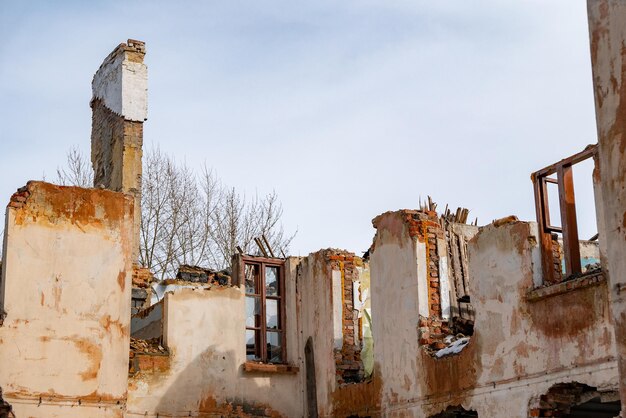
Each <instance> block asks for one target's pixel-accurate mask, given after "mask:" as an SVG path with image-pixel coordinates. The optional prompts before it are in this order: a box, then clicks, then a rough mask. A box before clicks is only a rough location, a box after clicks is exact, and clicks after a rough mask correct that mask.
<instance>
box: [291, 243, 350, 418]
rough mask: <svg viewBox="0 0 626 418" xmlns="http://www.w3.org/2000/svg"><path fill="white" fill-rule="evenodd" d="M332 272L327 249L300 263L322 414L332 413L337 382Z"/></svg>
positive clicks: (305, 335) (304, 312)
mask: <svg viewBox="0 0 626 418" xmlns="http://www.w3.org/2000/svg"><path fill="white" fill-rule="evenodd" d="M332 274H333V273H332V270H331V269H330V266H329V264H328V263H327V261H326V258H325V255H324V253H323V251H320V252H317V253H313V254H310V255H309V256H308V257H306V258H303V259H302V261H301V263H300V265H299V266H298V289H301V290H300V293H301V295H303V298H302V306H301V308H300V309H301V311H302V341H303V342H306V341H307V339H308V338H309V337H310V338H311V339H312V345H313V352H314V355H315V377H316V393H317V410H318V414H319V416H320V417H330V416H332V393H333V390H334V388H335V385H336V382H335V358H334V355H333V348H334V347H335V332H334V329H335V326H334V325H333V324H334V318H335V311H334V306H335V301H334V300H333V285H332V284H333V278H332ZM340 296H341V294H339V297H340ZM339 304H341V301H339ZM304 372H306V370H304ZM307 407H309V406H307Z"/></svg>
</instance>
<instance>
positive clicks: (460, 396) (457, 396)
mask: <svg viewBox="0 0 626 418" xmlns="http://www.w3.org/2000/svg"><path fill="white" fill-rule="evenodd" d="M480 351H481V350H480V348H479V347H478V343H477V341H476V339H475V338H472V339H471V340H470V342H469V344H468V345H467V346H466V347H465V349H463V351H461V353H460V354H458V355H452V356H447V357H443V358H440V359H437V358H435V357H432V356H431V355H430V354H428V353H427V352H426V351H425V350H422V349H420V350H419V353H418V356H417V360H418V364H419V365H418V370H421V371H422V372H421V373H422V376H423V377H422V378H421V379H419V380H418V382H419V384H420V385H421V387H422V390H421V392H422V393H423V394H424V395H425V396H427V397H431V396H436V397H439V396H443V395H446V396H448V398H449V399H450V400H451V402H453V403H454V404H462V403H463V402H464V401H465V400H466V399H467V398H468V396H469V395H470V392H471V389H473V388H474V387H476V381H477V379H478V374H479V371H478V367H479V365H480V364H481V362H480V355H479V354H480ZM420 365H421V366H420Z"/></svg>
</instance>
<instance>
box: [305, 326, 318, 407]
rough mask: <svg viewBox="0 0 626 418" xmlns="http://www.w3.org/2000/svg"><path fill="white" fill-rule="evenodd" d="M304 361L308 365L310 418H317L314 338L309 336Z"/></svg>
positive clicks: (307, 394) (307, 400)
mask: <svg viewBox="0 0 626 418" xmlns="http://www.w3.org/2000/svg"><path fill="white" fill-rule="evenodd" d="M304 363H305V367H306V404H307V409H308V411H309V415H308V416H309V418H317V388H316V386H315V353H314V352H313V339H312V338H311V337H309V338H308V339H307V340H306V345H305V346H304Z"/></svg>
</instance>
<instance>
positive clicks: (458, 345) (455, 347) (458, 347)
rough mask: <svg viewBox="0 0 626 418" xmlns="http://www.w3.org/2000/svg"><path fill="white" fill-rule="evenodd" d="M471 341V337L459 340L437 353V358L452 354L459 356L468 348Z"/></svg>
mask: <svg viewBox="0 0 626 418" xmlns="http://www.w3.org/2000/svg"><path fill="white" fill-rule="evenodd" d="M469 340H470V339H469V337H464V338H459V339H458V340H456V341H454V342H453V343H452V344H450V345H449V346H447V347H446V348H442V349H441V350H439V351H437V352H436V353H435V357H437V358H441V357H444V356H448V355H450V354H459V353H460V352H461V351H463V349H464V348H465V347H466V346H467V344H468V343H469Z"/></svg>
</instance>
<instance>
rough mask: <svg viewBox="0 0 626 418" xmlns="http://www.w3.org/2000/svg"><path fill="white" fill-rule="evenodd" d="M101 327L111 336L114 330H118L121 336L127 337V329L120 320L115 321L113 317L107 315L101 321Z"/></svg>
mask: <svg viewBox="0 0 626 418" xmlns="http://www.w3.org/2000/svg"><path fill="white" fill-rule="evenodd" d="M100 325H102V327H103V328H104V329H105V330H106V331H107V332H108V333H109V334H110V333H111V332H112V329H117V332H118V333H119V334H120V335H126V332H127V328H128V327H126V326H124V325H122V323H121V322H120V321H118V320H113V319H112V318H111V315H105V316H103V317H102V318H101V319H100Z"/></svg>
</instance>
